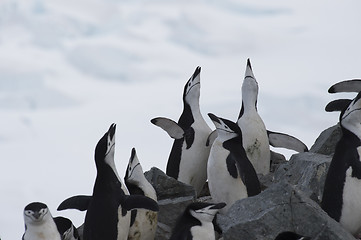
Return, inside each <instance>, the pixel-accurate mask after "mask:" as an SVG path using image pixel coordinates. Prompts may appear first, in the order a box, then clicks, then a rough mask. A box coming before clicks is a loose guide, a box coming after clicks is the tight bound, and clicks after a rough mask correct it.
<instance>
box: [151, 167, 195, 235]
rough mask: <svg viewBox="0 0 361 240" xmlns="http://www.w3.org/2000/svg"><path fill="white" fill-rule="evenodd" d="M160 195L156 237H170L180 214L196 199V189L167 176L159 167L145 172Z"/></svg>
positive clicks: (158, 195)
mask: <svg viewBox="0 0 361 240" xmlns="http://www.w3.org/2000/svg"><path fill="white" fill-rule="evenodd" d="M144 175H145V177H146V178H147V180H148V181H149V182H150V183H151V184H152V185H153V187H154V189H155V191H156V193H157V197H158V205H159V212H158V228H157V233H156V236H155V239H169V237H170V234H171V230H172V229H173V227H174V225H175V222H176V221H177V218H178V216H179V215H180V214H181V213H183V211H184V209H185V208H186V207H187V206H188V204H190V203H192V202H194V201H195V200H196V192H195V189H194V188H193V187H192V186H190V185H187V184H184V183H182V182H179V181H177V180H176V179H174V178H172V177H169V176H167V175H166V174H165V173H164V172H163V171H161V170H160V169H158V168H155V167H153V168H151V169H150V170H149V171H148V172H145V173H144Z"/></svg>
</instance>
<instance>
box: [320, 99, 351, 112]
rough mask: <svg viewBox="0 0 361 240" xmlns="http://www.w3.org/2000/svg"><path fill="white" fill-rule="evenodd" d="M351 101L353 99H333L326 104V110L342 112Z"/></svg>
mask: <svg viewBox="0 0 361 240" xmlns="http://www.w3.org/2000/svg"><path fill="white" fill-rule="evenodd" d="M351 102H352V100H351V99H337V100H333V101H331V102H329V103H328V104H327V105H326V107H325V110H326V112H342V111H343V110H345V109H346V108H347V107H348V106H349V105H350V103H351Z"/></svg>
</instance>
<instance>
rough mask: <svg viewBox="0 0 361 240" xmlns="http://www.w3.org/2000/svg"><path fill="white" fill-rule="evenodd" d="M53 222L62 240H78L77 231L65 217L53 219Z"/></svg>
mask: <svg viewBox="0 0 361 240" xmlns="http://www.w3.org/2000/svg"><path fill="white" fill-rule="evenodd" d="M54 222H55V224H56V226H57V228H58V231H59V233H60V236H61V239H62V240H78V239H80V237H79V234H78V230H77V229H76V227H75V226H74V225H73V223H72V222H71V221H70V219H68V218H65V217H54Z"/></svg>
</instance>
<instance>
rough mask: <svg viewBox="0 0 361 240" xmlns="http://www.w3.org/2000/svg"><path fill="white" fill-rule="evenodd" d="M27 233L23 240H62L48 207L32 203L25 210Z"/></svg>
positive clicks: (39, 203)
mask: <svg viewBox="0 0 361 240" xmlns="http://www.w3.org/2000/svg"><path fill="white" fill-rule="evenodd" d="M24 223H25V233H24V234H23V237H22V239H23V240H39V239H46V240H61V235H60V233H59V231H58V228H57V226H56V224H55V221H54V219H53V217H52V215H51V213H50V210H49V208H48V206H47V205H46V204H44V203H41V202H32V203H30V204H28V205H27V206H26V207H25V208H24Z"/></svg>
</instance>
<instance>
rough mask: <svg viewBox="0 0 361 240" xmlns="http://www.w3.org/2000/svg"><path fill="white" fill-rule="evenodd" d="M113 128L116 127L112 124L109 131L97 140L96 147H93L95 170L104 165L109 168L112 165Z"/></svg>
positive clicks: (113, 149)
mask: <svg viewBox="0 0 361 240" xmlns="http://www.w3.org/2000/svg"><path fill="white" fill-rule="evenodd" d="M115 128H116V125H115V124H114V123H113V124H111V125H110V127H109V130H108V131H107V132H106V133H105V134H104V136H103V137H102V138H101V139H100V140H99V142H98V144H97V146H96V147H95V163H96V165H97V168H99V167H100V166H102V165H103V164H104V163H106V164H108V165H109V166H111V167H113V165H114V152H115Z"/></svg>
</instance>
